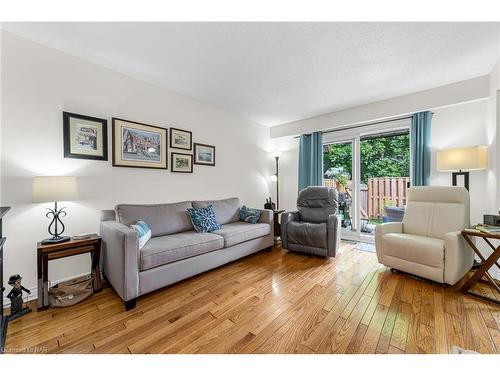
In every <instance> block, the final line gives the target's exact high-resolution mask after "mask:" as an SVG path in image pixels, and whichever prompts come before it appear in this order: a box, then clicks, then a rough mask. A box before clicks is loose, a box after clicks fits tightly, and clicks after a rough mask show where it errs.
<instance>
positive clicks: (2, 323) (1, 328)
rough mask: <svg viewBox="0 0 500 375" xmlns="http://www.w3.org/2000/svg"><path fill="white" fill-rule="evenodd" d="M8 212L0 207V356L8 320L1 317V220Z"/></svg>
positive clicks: (3, 238) (2, 241) (6, 208)
mask: <svg viewBox="0 0 500 375" xmlns="http://www.w3.org/2000/svg"><path fill="white" fill-rule="evenodd" d="M9 210H10V207H0V292H1V293H0V354H1V353H3V352H4V347H5V337H6V336H7V324H8V322H9V318H8V317H7V316H4V315H3V291H4V289H5V288H4V287H3V245H4V243H5V237H2V218H3V216H4V215H5V214H6V213H7V211H9Z"/></svg>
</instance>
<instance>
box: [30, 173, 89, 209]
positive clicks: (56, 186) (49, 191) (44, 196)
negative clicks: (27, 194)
mask: <svg viewBox="0 0 500 375" xmlns="http://www.w3.org/2000/svg"><path fill="white" fill-rule="evenodd" d="M78 198H79V195H78V186H77V184H76V178H75V177H70V176H56V177H52V176H40V177H35V178H33V203H45V202H62V201H72V200H76V199H78Z"/></svg>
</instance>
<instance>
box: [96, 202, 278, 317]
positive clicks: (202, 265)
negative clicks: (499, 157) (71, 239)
mask: <svg viewBox="0 0 500 375" xmlns="http://www.w3.org/2000/svg"><path fill="white" fill-rule="evenodd" d="M209 204H212V205H213V207H214V211H215V216H216V219H217V222H218V223H219V224H221V225H222V228H221V229H220V230H217V231H215V232H212V233H197V232H196V231H194V229H193V226H192V224H191V220H190V218H189V215H188V212H187V209H188V208H191V207H194V208H199V207H206V206H208V205H209ZM239 213H240V201H239V199H238V198H229V199H223V200H216V201H186V202H179V203H168V204H153V205H132V204H120V205H117V206H116V207H115V209H114V210H104V211H102V213H101V227H100V233H101V237H102V240H103V249H102V254H103V255H102V263H103V265H102V266H103V267H102V269H103V273H104V276H105V277H106V278H107V279H108V281H109V282H110V284H111V285H112V286H113V288H114V289H115V290H116V292H117V293H118V295H119V296H120V297H121V298H122V300H123V301H125V307H126V309H127V310H129V309H132V308H134V307H135V302H136V298H137V297H139V296H141V295H144V294H146V293H149V292H152V291H154V290H156V289H159V288H163V287H165V286H167V285H171V284H173V283H176V282H178V281H180V280H183V279H186V278H188V277H191V276H194V275H197V274H199V273H202V272H205V271H208V270H210V269H213V268H215V267H219V266H221V265H223V264H226V263H229V262H231V261H233V260H236V259H239V258H241V257H244V256H247V255H249V254H252V253H255V252H257V251H260V250H263V249H271V248H272V246H273V244H274V235H273V233H274V228H273V211H272V210H262V215H261V217H260V220H259V222H258V223H257V224H248V223H245V222H243V221H240V220H239ZM138 220H143V221H145V222H147V223H148V224H149V225H150V227H151V234H152V237H151V239H150V240H149V241H148V242H147V243H146V244H145V245H144V247H143V248H142V249H140V250H139V244H138V238H137V234H136V232H135V230H133V229H131V228H130V225H131V224H135V223H136V222H137V221H138Z"/></svg>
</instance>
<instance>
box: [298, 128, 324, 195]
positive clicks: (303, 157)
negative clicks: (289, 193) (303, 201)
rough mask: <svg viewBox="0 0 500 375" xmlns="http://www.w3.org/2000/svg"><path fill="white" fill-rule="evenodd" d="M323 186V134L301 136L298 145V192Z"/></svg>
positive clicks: (315, 133)
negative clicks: (309, 187) (311, 187)
mask: <svg viewBox="0 0 500 375" xmlns="http://www.w3.org/2000/svg"><path fill="white" fill-rule="evenodd" d="M321 185H323V133H321V132H314V133H312V134H302V135H301V136H300V145H299V190H301V189H304V188H306V187H308V186H321Z"/></svg>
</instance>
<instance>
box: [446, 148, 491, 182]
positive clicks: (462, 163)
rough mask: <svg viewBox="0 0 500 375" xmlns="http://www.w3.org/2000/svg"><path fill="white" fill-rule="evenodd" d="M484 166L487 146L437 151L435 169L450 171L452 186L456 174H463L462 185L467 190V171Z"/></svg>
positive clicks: (486, 160) (486, 158)
mask: <svg viewBox="0 0 500 375" xmlns="http://www.w3.org/2000/svg"><path fill="white" fill-rule="evenodd" d="M486 168H488V147H487V146H471V147H459V148H450V149H447V150H441V151H438V152H437V170H438V171H448V172H452V185H453V186H457V176H464V186H465V188H466V189H467V190H469V171H474V170H481V169H486ZM457 171H458V172H457Z"/></svg>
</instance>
